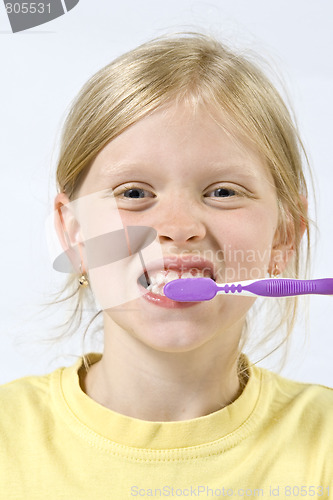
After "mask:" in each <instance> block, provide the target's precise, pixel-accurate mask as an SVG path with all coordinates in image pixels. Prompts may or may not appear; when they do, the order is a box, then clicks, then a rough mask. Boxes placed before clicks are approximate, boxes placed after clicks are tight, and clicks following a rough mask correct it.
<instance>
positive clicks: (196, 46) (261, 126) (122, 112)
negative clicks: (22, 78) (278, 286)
mask: <svg viewBox="0 0 333 500" xmlns="http://www.w3.org/2000/svg"><path fill="white" fill-rule="evenodd" d="M182 100H186V101H187V102H189V103H190V104H191V105H193V106H194V107H195V105H196V104H197V103H198V102H199V101H200V102H204V103H205V104H207V105H209V107H210V108H212V107H213V108H217V109H219V110H222V111H224V112H225V113H226V114H227V115H228V118H229V119H230V120H232V123H233V124H234V125H235V127H236V128H237V130H238V131H239V132H241V133H242V134H243V136H246V137H247V138H248V139H249V140H251V141H252V143H253V144H254V145H255V147H256V148H257V150H258V151H259V152H260V153H262V154H263V155H264V157H265V158H266V160H267V164H268V166H269V168H270V171H271V173H272V175H273V178H274V182H275V185H276V191H277V197H278V205H279V209H280V227H281V229H282V230H283V231H284V234H285V237H287V220H288V219H289V220H291V221H292V223H293V226H294V231H295V241H296V244H295V256H294V258H293V260H292V262H291V263H290V265H289V266H288V268H287V269H286V271H285V272H286V275H287V276H288V277H294V278H299V277H300V269H301V257H302V252H301V244H300V243H301V234H300V224H299V223H300V220H303V221H304V224H305V225H306V237H307V238H306V240H307V245H306V248H305V268H307V267H308V264H309V259H310V231H309V219H308V216H307V213H306V209H305V208H304V206H303V203H302V200H301V197H300V195H301V194H302V195H304V196H306V197H307V196H308V190H307V185H306V180H305V177H304V174H303V166H302V163H303V159H304V160H305V163H307V164H308V161H307V156H306V153H305V151H304V147H303V144H302V141H301V139H300V137H299V134H298V131H297V128H296V125H295V124H294V121H293V119H292V117H291V114H290V112H289V110H288V108H287V107H286V105H285V103H284V101H283V100H282V98H281V96H280V95H279V93H278V91H277V90H276V88H275V87H274V86H273V85H272V83H271V82H270V81H269V79H268V78H267V77H266V76H265V75H264V73H263V72H262V70H261V69H260V68H259V67H257V65H256V64H254V63H253V62H251V60H250V59H249V58H247V57H245V56H244V55H242V54H239V53H236V52H235V51H232V50H230V49H229V48H227V47H226V46H225V45H224V44H222V43H221V42H219V41H217V40H216V39H214V38H212V37H209V36H206V35H203V34H198V33H181V34H175V35H167V36H163V37H160V38H158V39H155V40H152V41H150V42H148V43H145V44H143V45H141V46H139V47H138V48H135V49H134V50H131V51H130V52H127V53H126V54H124V55H122V56H121V57H118V58H117V59H116V60H114V61H113V62H112V63H111V64H108V65H107V66H105V67H104V68H102V69H101V70H100V71H98V72H97V73H96V74H95V75H93V76H92V77H91V78H90V79H89V81H88V82H87V83H86V84H85V85H84V86H83V88H82V89H81V91H80V92H79V94H78V96H77V97H76V99H75V100H74V102H73V104H72V106H71V109H70V111H69V114H68V116H67V118H66V121H65V124H64V128H63V133H62V137H61V145H60V154H59V161H58V166H57V187H58V190H59V192H64V193H66V194H67V196H68V197H69V198H70V199H71V200H72V199H74V198H75V197H76V195H77V192H78V189H79V188H80V185H81V183H82V181H83V179H84V175H85V174H86V173H87V171H88V169H89V166H90V165H91V163H92V161H93V160H94V159H95V157H96V156H97V154H98V153H99V152H100V151H101V150H102V149H103V148H104V146H105V145H106V144H107V143H108V142H109V141H111V140H113V139H114V138H115V137H117V136H118V135H119V134H121V133H122V132H123V131H124V130H125V129H126V128H127V127H129V126H130V125H131V124H133V123H135V122H137V121H138V120H140V119H141V118H142V117H144V116H145V115H147V114H148V113H151V112H152V111H153V110H154V109H156V108H157V107H159V106H161V105H164V104H168V103H169V102H173V101H182ZM310 175H311V172H310ZM74 283H77V276H73V275H71V276H70V277H69V279H68V282H67V283H66V285H65V287H64V290H63V291H65V290H67V289H68V288H69V289H71V288H72V292H73V293H72V294H71V295H69V296H68V297H66V298H65V299H63V300H67V299H68V298H73V297H74V300H76V308H75V310H74V313H73V317H72V318H71V321H73V319H74V317H76V318H78V319H79V322H80V320H81V316H82V298H83V292H82V290H80V287H79V286H74ZM63 291H62V292H60V294H61V293H63ZM58 302H60V301H58ZM279 305H280V308H281V309H280V313H279V318H278V324H277V326H276V327H275V328H274V329H273V330H272V331H271V332H269V333H268V334H267V335H266V337H265V339H266V340H267V339H269V338H270V336H271V335H272V334H273V332H275V331H276V330H277V329H279V328H280V327H282V326H285V328H286V335H284V336H283V339H282V341H281V344H282V343H283V342H285V340H286V339H287V338H288V336H289V334H290V333H291V331H292V329H293V327H294V324H295V320H296V316H297V306H298V299H297V298H288V299H287V300H286V301H284V302H283V301H280V302H279ZM80 307H81V309H80ZM97 314H98V313H97ZM96 316H97V315H95V316H94V318H95V317H96ZM94 318H93V319H94ZM88 326H89V325H88ZM244 338H245V336H244ZM265 339H263V340H264V341H265Z"/></svg>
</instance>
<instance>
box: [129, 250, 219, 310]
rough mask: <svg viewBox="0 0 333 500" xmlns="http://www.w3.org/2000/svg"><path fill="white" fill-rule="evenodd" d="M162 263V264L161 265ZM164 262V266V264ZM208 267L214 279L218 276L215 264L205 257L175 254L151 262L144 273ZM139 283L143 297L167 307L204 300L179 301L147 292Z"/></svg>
mask: <svg viewBox="0 0 333 500" xmlns="http://www.w3.org/2000/svg"><path fill="white" fill-rule="evenodd" d="M161 264H162V265H161ZM163 264H164V266H163ZM193 268H195V269H200V270H203V269H208V270H209V271H210V273H211V275H212V277H213V279H214V277H215V276H216V271H215V267H214V264H213V263H212V262H211V261H209V260H205V259H201V258H200V257H198V256H196V257H194V256H191V255H184V256H182V257H180V256H178V255H174V256H171V257H164V258H163V263H162V262H161V260H158V261H154V262H151V263H150V264H148V265H147V266H146V267H145V269H144V273H146V272H147V273H148V275H149V273H150V272H152V271H157V270H159V271H163V270H164V271H178V272H179V271H180V272H186V271H189V270H190V269H193ZM141 275H142V273H141V274H140V275H139V276H138V278H137V279H139V277H140V276H141ZM137 285H138V287H139V290H140V292H141V293H142V297H143V298H144V299H145V300H146V301H147V302H149V303H151V304H154V305H157V306H160V307H164V308H167V309H185V308H188V307H193V306H195V305H197V304H200V303H201V302H202V301H198V302H177V301H176V300H172V299H169V298H168V297H166V296H163V295H158V294H154V293H152V292H147V290H146V288H144V287H143V286H142V285H141V284H140V283H139V282H138V281H137Z"/></svg>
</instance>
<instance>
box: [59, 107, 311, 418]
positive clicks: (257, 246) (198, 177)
mask: <svg viewBox="0 0 333 500" xmlns="http://www.w3.org/2000/svg"><path fill="white" fill-rule="evenodd" d="M212 116H213V117H212ZM216 120H218V122H219V123H220V124H221V123H222V124H223V126H222V127H221V126H220V125H219V124H218V123H217V122H216ZM128 165H131V167H130V168H131V171H127V170H126V172H125V168H124V167H125V166H128ZM128 183H133V184H135V186H131V189H133V187H135V189H142V190H144V191H143V192H141V191H140V193H141V195H142V194H143V195H144V198H136V199H135V198H134V199H133V198H132V199H131V198H130V197H129V195H128V193H129V192H128V191H126V192H125V196H124V194H121V193H120V192H121V190H122V188H124V185H125V184H126V185H127V184H128ZM110 188H112V189H113V190H114V196H115V198H116V200H117V205H118V210H119V214H120V217H121V220H122V222H123V224H124V225H125V226H127V225H128V226H131V225H146V226H151V227H153V228H155V229H156V231H157V235H158V238H159V242H160V245H161V248H162V251H163V255H169V256H170V255H176V254H177V255H182V256H185V255H186V254H190V253H193V252H196V255H198V254H200V255H201V256H202V257H204V258H208V259H210V260H212V261H213V262H214V263H215V265H216V267H217V268H218V279H217V281H220V282H222V281H224V280H226V281H233V280H245V279H257V278H259V277H266V275H267V272H268V271H272V270H273V269H274V266H275V263H277V264H278V269H279V271H280V273H281V272H282V271H283V269H284V267H285V266H286V265H287V263H288V260H289V259H290V258H292V256H293V244H294V241H293V240H292V237H290V240H289V241H287V242H286V241H284V242H283V243H282V242H281V241H280V240H281V237H280V231H279V228H278V205H277V194H276V189H275V185H274V182H273V177H272V175H271V173H270V172H269V170H268V168H267V166H266V164H265V161H264V159H263V158H262V157H261V156H260V155H259V154H258V153H257V151H256V150H255V149H254V148H253V146H252V145H251V144H250V143H249V142H248V141H246V140H245V139H243V138H240V137H239V136H237V134H236V133H235V131H234V130H233V129H232V126H231V124H230V122H229V121H228V119H227V118H226V117H225V116H223V115H222V114H221V113H217V112H216V111H214V112H213V111H210V112H208V110H207V108H205V107H204V106H203V105H199V106H198V108H197V110H196V112H195V113H194V112H193V110H190V109H189V108H188V107H187V106H186V105H185V104H177V105H176V104H173V105H170V106H169V107H165V108H160V109H157V110H156V111H155V112H153V113H152V114H150V115H149V116H146V117H145V118H143V119H141V120H140V121H138V122H137V123H135V124H134V125H132V126H130V127H129V128H128V129H127V130H125V131H124V132H123V133H122V134H120V135H119V136H118V137H117V138H116V139H114V140H113V141H111V142H110V143H109V144H108V145H107V146H106V147H104V149H103V150H102V151H101V152H100V153H99V154H98V155H97V157H96V159H95V160H94V162H93V163H92V165H91V167H90V169H89V171H88V172H87V174H86V176H85V178H84V180H83V183H82V185H81V187H80V191H79V193H78V195H79V197H81V196H86V195H88V194H91V193H98V192H102V191H103V190H105V189H110ZM218 188H224V189H228V190H229V191H223V193H224V194H226V196H224V197H221V196H220V197H219V193H220V191H216V190H217V189H218ZM127 189H128V188H127ZM126 196H127V198H126ZM68 201H69V200H68V198H67V196H66V195H65V194H64V193H61V194H59V195H58V196H57V197H56V199H55V208H56V209H59V208H61V207H62V206H63V205H64V204H66V203H67V202H68ZM96 203H97V202H96ZM98 203H103V202H102V201H101V200H100V199H99V200H98ZM100 206H102V205H100ZM83 218H84V217H82V214H81V220H79V221H78V225H77V226H75V227H76V230H75V231H74V230H73V233H71V234H70V237H71V241H75V240H76V241H81V245H82V250H84V237H83V235H82V234H80V227H83V226H85V228H86V229H87V230H88V229H89V225H91V227H93V220H90V221H89V222H88V223H87V221H86V220H83ZM91 219H93V217H91ZM80 224H81V226H80ZM57 230H58V234H59V238H60V241H62V243H63V238H62V236H61V230H60V229H59V227H58V228H57ZM302 231H303V232H304V228H303V229H302ZM290 234H291V235H292V234H293V232H292V231H290ZM82 255H84V252H83V253H82ZM221 255H223V259H221ZM84 266H85V269H86V270H87V271H88V272H89V263H88V262H84ZM229 278H230V279H229ZM135 279H136V277H135ZM93 281H94V280H93ZM103 283H105V282H103ZM91 286H92V288H93V290H94V282H92V283H91ZM96 287H97V285H96ZM96 287H95V289H96ZM97 288H98V287H97ZM254 301H255V298H252V297H240V296H239V297H230V296H227V295H219V296H217V297H215V298H214V299H213V300H211V301H205V302H200V303H197V304H196V305H195V306H194V307H191V308H188V309H179V310H177V309H163V308H161V307H157V306H155V305H152V304H150V303H148V302H147V301H146V300H145V299H144V298H143V297H139V298H136V299H135V300H132V301H129V302H127V303H124V304H122V305H121V306H120V307H117V308H113V309H112V308H110V309H106V310H104V311H103V318H104V339H105V340H104V352H103V356H102V358H101V360H100V361H99V362H97V363H95V364H94V365H92V367H91V368H90V369H89V371H88V373H86V372H85V371H83V370H81V371H80V383H81V387H82V389H83V390H84V392H86V394H87V395H88V396H89V397H91V398H92V399H94V400H95V401H96V402H98V403H99V404H102V405H103V406H105V407H107V408H109V409H111V410H114V411H116V412H119V413H122V414H124V415H128V416H131V417H135V418H140V419H143V420H151V421H173V420H186V419H191V418H196V417H200V416H203V415H207V414H209V413H211V412H214V411H217V410H218V409H220V408H222V407H224V406H226V405H228V404H230V403H231V402H232V401H234V400H235V399H236V398H237V397H238V396H239V395H240V393H241V386H240V382H239V379H238V375H237V358H238V345H239V341H240V338H241V332H242V329H243V326H244V321H245V317H246V314H247V312H248V310H249V309H250V308H251V306H252V305H253V303H254Z"/></svg>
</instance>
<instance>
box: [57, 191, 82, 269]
mask: <svg viewBox="0 0 333 500" xmlns="http://www.w3.org/2000/svg"><path fill="white" fill-rule="evenodd" d="M54 225H55V229H56V232H57V235H58V238H59V241H60V244H61V246H62V248H63V249H64V251H65V252H66V254H67V256H68V258H69V260H70V261H71V263H72V265H73V267H74V269H75V271H76V272H78V273H79V272H80V271H81V270H82V271H83V272H85V266H84V259H83V248H82V247H83V244H82V239H81V234H80V224H79V222H78V220H77V219H76V216H75V214H74V211H73V209H72V207H71V200H70V199H69V198H68V196H67V195H66V194H65V193H59V194H58V195H57V196H56V197H55V200H54ZM80 266H82V268H81V269H80Z"/></svg>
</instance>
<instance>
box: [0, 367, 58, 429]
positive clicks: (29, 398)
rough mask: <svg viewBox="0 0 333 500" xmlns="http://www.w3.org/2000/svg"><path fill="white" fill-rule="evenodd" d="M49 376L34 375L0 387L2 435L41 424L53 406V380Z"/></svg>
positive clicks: (50, 375) (0, 424) (0, 426)
mask: <svg viewBox="0 0 333 500" xmlns="http://www.w3.org/2000/svg"><path fill="white" fill-rule="evenodd" d="M53 375H54V372H52V373H50V374H48V375H33V376H26V377H22V378H19V379H17V380H13V381H12V382H9V383H7V384H4V385H1V386H0V434H1V435H2V437H3V435H4V434H6V433H7V431H8V430H9V429H10V428H12V429H15V428H17V427H20V428H22V427H29V429H31V428H32V427H33V426H34V423H35V422H40V423H41V418H40V416H41V415H43V416H45V415H46V414H47V413H49V412H50V407H51V406H52V393H51V379H52V377H53Z"/></svg>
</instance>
